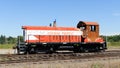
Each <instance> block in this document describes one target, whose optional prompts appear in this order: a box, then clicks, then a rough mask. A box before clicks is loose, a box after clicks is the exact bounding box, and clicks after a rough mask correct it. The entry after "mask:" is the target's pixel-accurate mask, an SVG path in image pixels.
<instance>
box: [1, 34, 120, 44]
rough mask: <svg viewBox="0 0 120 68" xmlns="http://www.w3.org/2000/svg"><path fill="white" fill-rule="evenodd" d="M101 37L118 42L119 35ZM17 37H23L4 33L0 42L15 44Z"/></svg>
mask: <svg viewBox="0 0 120 68" xmlns="http://www.w3.org/2000/svg"><path fill="white" fill-rule="evenodd" d="M101 37H103V38H104V40H107V42H120V35H111V36H104V35H101ZM18 39H20V41H22V42H23V37H22V36H19V37H12V36H9V37H6V36H5V35H0V44H15V43H17V41H18Z"/></svg>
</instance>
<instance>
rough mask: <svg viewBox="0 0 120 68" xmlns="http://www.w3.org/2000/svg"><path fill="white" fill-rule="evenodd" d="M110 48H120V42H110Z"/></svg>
mask: <svg viewBox="0 0 120 68" xmlns="http://www.w3.org/2000/svg"><path fill="white" fill-rule="evenodd" d="M107 46H108V48H120V42H108V43H107Z"/></svg>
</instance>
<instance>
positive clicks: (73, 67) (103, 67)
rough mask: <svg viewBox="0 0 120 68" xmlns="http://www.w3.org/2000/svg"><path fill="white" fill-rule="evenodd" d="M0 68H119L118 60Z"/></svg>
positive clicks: (49, 63)
mask: <svg viewBox="0 0 120 68" xmlns="http://www.w3.org/2000/svg"><path fill="white" fill-rule="evenodd" d="M0 68H120V59H110V60H98V59H97V60H94V61H84V62H80V61H77V60H75V61H70V60H57V61H43V62H27V63H13V64H0Z"/></svg>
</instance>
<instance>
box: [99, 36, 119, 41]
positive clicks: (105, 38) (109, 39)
mask: <svg viewBox="0 0 120 68" xmlns="http://www.w3.org/2000/svg"><path fill="white" fill-rule="evenodd" d="M101 37H103V38H104V40H107V42H120V35H112V36H103V35H102V36H101Z"/></svg>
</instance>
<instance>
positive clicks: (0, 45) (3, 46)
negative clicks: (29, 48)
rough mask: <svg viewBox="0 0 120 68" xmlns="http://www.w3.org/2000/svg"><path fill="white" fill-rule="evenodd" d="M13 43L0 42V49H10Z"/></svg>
mask: <svg viewBox="0 0 120 68" xmlns="http://www.w3.org/2000/svg"><path fill="white" fill-rule="evenodd" d="M13 46H15V44H0V49H12V48H13Z"/></svg>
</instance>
